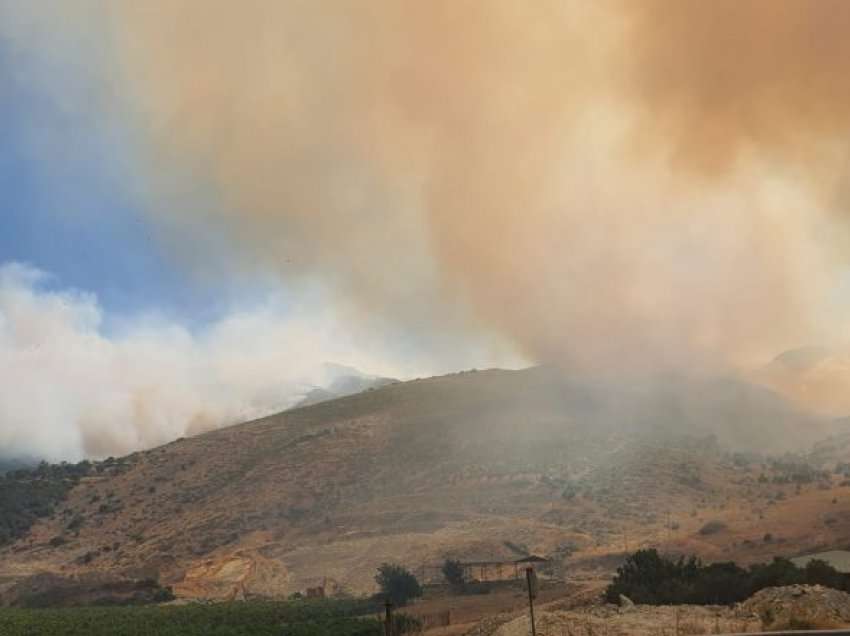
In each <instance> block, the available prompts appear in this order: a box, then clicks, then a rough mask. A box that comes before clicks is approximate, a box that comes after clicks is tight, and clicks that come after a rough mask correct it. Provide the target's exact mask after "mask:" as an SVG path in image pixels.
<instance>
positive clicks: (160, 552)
mask: <svg viewBox="0 0 850 636" xmlns="http://www.w3.org/2000/svg"><path fill="white" fill-rule="evenodd" d="M665 386H667V388H666V390H663V391H658V390H656V391H648V390H647V387H645V386H643V387H626V388H623V389H622V390H621V391H619V392H617V393H612V392H611V391H610V390H608V389H606V388H605V387H593V386H585V385H582V384H579V383H576V382H570V381H566V380H564V379H563V378H561V377H560V376H559V375H558V374H557V373H555V372H554V371H552V370H549V369H531V370H526V371H515V372H514V371H482V372H476V373H472V372H470V373H464V374H456V375H452V376H444V377H440V378H431V379H427V380H417V381H413V382H406V383H399V384H395V385H392V386H387V387H383V388H381V389H377V390H374V391H368V392H365V393H362V394H358V395H354V396H350V397H346V398H341V399H338V400H334V401H331V402H326V403H322V404H318V405H314V406H310V407H307V408H303V409H298V410H294V411H289V412H286V413H282V414H279V415H275V416H272V417H268V418H265V419H262V420H258V421H255V422H249V423H246V424H242V425H238V426H233V427H229V428H226V429H222V430H219V431H215V432H211V433H208V434H205V435H201V436H198V437H195V438H191V439H184V440H179V441H176V442H174V443H171V444H168V445H166V446H163V447H161V448H157V449H153V450H151V451H147V452H143V453H137V454H134V455H131V456H129V457H126V458H123V459H122V460H119V462H118V463H117V464H116V465H115V466H114V467H112V468H111V469H109V470H110V472H111V474H108V475H105V476H101V477H97V478H90V479H87V480H85V481H84V482H83V483H82V484H80V485H79V486H78V487H76V488H75V489H74V490H73V491H72V493H71V496H70V497H69V499H68V501H67V502H66V504H65V505H64V506H63V507H62V509H61V510H60V511H59V513H58V514H57V515H55V516H54V517H53V518H51V519H49V520H46V521H43V522H41V523H39V524H38V525H36V526H35V527H34V528H33V530H32V531H31V533H30V534H29V536H28V537H26V538H25V539H24V540H22V541H19V542H18V543H17V544H15V545H13V546H12V547H11V548H8V549H6V550H4V552H3V553H2V554H0V557H2V566H0V575H16V574H21V573H26V572H32V571H37V570H42V569H48V570H64V571H80V570H88V569H102V570H112V571H119V572H126V573H130V574H134V575H143V574H146V573H155V572H159V573H160V574H161V576H162V578H163V579H164V580H165V581H166V582H168V583H170V584H174V585H175V588H176V590H177V592H178V593H179V594H182V595H185V596H212V597H227V596H234V595H236V596H239V595H242V594H244V593H249V594H250V593H256V594H287V593H290V592H293V591H297V590H302V589H303V588H304V587H306V586H308V585H316V584H318V583H320V582H321V581H322V580H323V579H324V578H325V577H327V578H329V579H331V580H333V581H336V582H338V583H340V584H342V585H344V586H346V587H348V588H349V589H352V590H358V591H365V590H368V589H369V588H370V587H371V580H372V575H373V572H374V568H375V567H376V566H377V565H378V564H379V563H381V562H382V561H385V560H394V561H400V562H403V563H405V564H407V565H409V566H411V567H415V568H416V567H419V565H420V564H422V563H436V562H439V560H440V559H441V558H443V557H444V556H446V555H452V556H459V557H463V558H468V559H475V558H477V559H487V558H493V557H500V556H501V557H506V558H508V557H511V556H515V554H514V553H513V552H512V550H511V549H510V548H508V547H507V546H506V542H510V543H511V544H513V545H519V546H525V547H526V548H527V549H528V550H531V551H534V552H541V553H546V554H551V555H554V554H561V555H563V554H564V553H565V549H566V548H567V547H570V548H572V549H575V548H578V550H579V552H578V553H577V554H576V555H574V556H573V559H574V560H581V559H583V558H587V557H595V556H600V555H605V554H610V553H613V552H618V551H620V550H622V548H623V543H624V537H623V534H624V533H623V530H624V529H625V531H626V532H625V535H626V536H625V541H626V542H627V543H628V544H629V548H634V547H636V546H637V545H640V544H649V543H653V542H655V543H658V542H659V541H668V540H669V541H670V542H671V543H673V542H675V541H680V542H684V541H686V540H687V538H688V537H690V536H692V535H694V536H698V535H695V533H696V531H697V529H698V523H699V522H700V521H701V519H702V518H703V517H704V516H706V515H709V514H710V515H720V514H721V513H723V514H725V513H724V510H725V511H726V512H729V511H731V510H733V509H736V506H737V507H743V508H746V509H749V510H752V504H751V502H750V500H749V499H747V497H750V498H753V500H754V501H760V499H759V497H762V498H764V497H765V496H766V495H767V493H768V489H769V488H772V487H771V486H770V485H763V484H759V483H757V482H756V479H755V477H756V473H757V471H758V468H757V467H752V466H751V467H736V466H735V465H734V464H733V463H732V462H731V460H730V457H729V455H728V454H727V453H725V452H724V451H723V450H722V449H721V448H720V447H719V446H718V445H717V444H715V443H713V442H711V441H710V440H705V439H703V438H701V437H700V436H702V435H704V434H706V433H710V432H716V433H718V434H719V435H720V436H721V438H724V437H727V436H729V435H730V433H731V434H732V435H734V436H738V437H739V438H740V439H746V438H754V435H755V433H754V431H757V432H758V436H761V435H762V433H763V432H764V431H771V430H772V431H773V433H774V434H773V438H774V439H776V438H779V439H781V438H783V436H785V437H787V435H786V434H787V431H789V430H792V429H793V427H794V426H796V427H797V428H800V427H807V426H809V425H810V424H811V423H812V420H809V419H807V418H805V417H804V416H802V415H800V414H799V413H796V412H794V411H793V410H791V409H789V408H787V407H785V405H784V404H783V403H782V402H781V400H779V399H778V398H776V397H775V396H773V395H772V394H768V393H766V392H764V391H762V390H756V389H751V388H749V387H746V386H745V385H739V384H737V383H734V382H732V383H729V382H727V381H722V382H714V381H712V382H704V383H700V384H699V385H693V386H685V385H683V384H681V383H679V382H671V383H670V384H669V385H665ZM683 423H685V424H686V426H687V429H688V435H684V436H683V435H681V434H680V433H672V432H671V431H676V429H677V427H681V426H683V425H684V424H683ZM742 484H743V485H742ZM564 490H570V491H574V492H575V496H574V497H573V498H571V499H569V500H567V499H564V498H563V497H562V492H563V491H564ZM773 490H775V488H773ZM848 490H850V489H848ZM745 491H746V492H747V493H748V494H747V496H745V495H744V494H743V493H744V492H745ZM818 492H825V491H818ZM803 496H805V493H804V494H803V495H801V497H803ZM829 501H830V502H831V499H829ZM812 502H814V503H812V505H814V506H827V505H828V506H836V505H837V504H832V503H829V504H826V503H824V502H821V501H820V500H817V501H816V500H815V498H812ZM783 505H784V504H783ZM775 508H776V510H777V511H779V510H780V509H781V506H779V507H775ZM668 509H671V510H672V511H673V512H672V513H671V514H672V518H673V519H674V520H676V521H677V522H678V523H680V525H681V528H680V530H679V531H677V533H678V534H677V536H675V537H668V536H667V534H666V533H665V530H664V527H665V524H666V520H667V514H666V511H667V510H668ZM842 509H843V508H842ZM692 512H695V516H692ZM770 514H773V510H771V512H770ZM830 531H831V532H832V531H834V533H835V535H836V536H831V537H830V538H829V540H830V541H833V542H835V541H838V540H839V539H840V538H841V537H847V536H850V534H846V533H845V534H842V533H844V531H845V527H844V526H843V525H841V524H840V523H839V524H837V525H836V524H833V526H832V527H831V529H830ZM838 535H841V536H838ZM730 536H731V533H730ZM56 537H62V540H64V541H66V542H65V543H63V544H62V545H51V543H50V542H51V539H55V538H56ZM712 541H714V542H715V543H716V542H722V541H723V537H713V538H712ZM54 543H56V541H54ZM703 543H706V542H703ZM718 545H719V544H718ZM730 545H731V539H730ZM697 547H700V546H697ZM702 547H703V548H705V549H706V550H708V552H712V551H714V552H717V551H721V552H722V551H723V549H725V548H723V547H722V546H721V547H718V546H717V545H715V544H714V543H711V542H707V543H706V545H705V546H702Z"/></svg>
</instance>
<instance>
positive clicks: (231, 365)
mask: <svg viewBox="0 0 850 636" xmlns="http://www.w3.org/2000/svg"><path fill="white" fill-rule="evenodd" d="M50 282H51V280H50V278H49V276H48V275H47V274H45V273H43V272H39V271H37V270H34V269H32V268H30V267H26V266H23V265H19V264H7V265H4V266H0V361H2V364H0V456H9V455H12V456H15V455H21V456H32V457H39V458H47V459H51V460H59V459H79V458H81V457H105V456H108V455H121V454H125V453H128V452H130V451H134V450H138V449H140V448H149V447H151V446H156V445H158V444H163V443H165V442H168V441H171V440H173V439H175V438H177V437H180V436H183V435H189V434H195V433H200V432H203V431H205V430H209V429H212V428H217V427H219V426H223V425H225V424H233V423H237V422H241V421H245V420H248V419H251V418H252V417H259V416H263V415H268V414H271V413H275V412H278V411H280V410H282V409H284V408H287V407H290V406H292V405H293V404H294V403H296V402H297V401H298V400H299V399H301V398H302V397H304V395H305V394H306V393H307V392H308V391H309V390H310V389H311V388H313V387H316V386H320V387H326V386H329V385H331V384H333V382H334V381H335V380H339V379H340V378H342V377H345V376H346V375H347V374H348V373H350V371H349V370H348V369H345V368H342V367H339V366H336V365H328V364H325V363H326V362H327V361H333V362H336V363H348V364H351V365H357V366H360V367H361V368H364V369H369V370H372V371H376V372H379V373H383V374H385V375H396V374H399V375H402V376H404V375H405V374H407V373H410V372H411V367H410V366H406V364H405V361H404V360H403V359H401V358H402V357H403V356H401V355H399V351H400V350H399V349H396V350H395V351H393V350H392V349H391V348H389V347H381V346H380V345H379V344H377V343H374V342H371V343H370V342H369V341H368V340H366V339H364V338H358V337H357V336H356V335H355V334H354V333H352V332H351V330H350V329H348V328H346V326H345V325H343V324H340V323H339V322H338V321H337V320H336V319H335V318H334V317H333V316H332V315H330V314H328V313H326V312H325V313H323V312H322V310H321V309H320V308H319V306H318V305H317V306H314V307H310V308H306V307H302V308H292V307H286V308H284V307H282V306H281V304H280V303H278V302H276V301H275V299H269V300H268V301H267V302H265V303H262V304H259V305H257V306H255V307H252V308H245V309H243V310H241V311H240V310H234V311H233V312H231V313H230V314H228V315H227V316H226V317H224V318H223V319H221V320H220V321H218V322H216V323H214V324H212V325H209V326H208V327H206V328H205V329H202V330H199V331H198V330H196V331H195V332H192V331H189V330H188V329H186V328H184V327H183V326H181V325H180V324H177V323H174V322H166V321H164V320H162V319H154V318H148V319H142V318H136V319H134V320H133V322H132V323H127V322H126V321H121V322H123V324H121V325H120V326H115V327H111V328H109V327H107V326H106V325H105V322H106V321H107V319H108V316H106V315H105V313H104V310H103V309H102V308H101V306H100V305H99V303H98V302H97V299H96V298H95V297H94V296H92V295H90V294H85V293H82V292H78V291H73V290H56V289H54V288H52V287H51V285H50V284H49V283H50ZM112 322H115V321H114V320H113V321H112ZM473 355H474V354H473ZM394 358H395V359H396V360H397V362H398V364H397V365H395V366H393V364H392V360H393V359H394ZM417 362H418V363H419V364H424V366H425V368H426V369H427V368H428V362H427V361H424V360H423V359H421V358H420V359H418V361H417ZM456 362H457V361H456ZM441 370H442V371H445V368H442V369H441V368H440V367H438V366H434V367H431V371H433V372H439V371H441Z"/></svg>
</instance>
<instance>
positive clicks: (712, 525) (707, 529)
mask: <svg viewBox="0 0 850 636" xmlns="http://www.w3.org/2000/svg"><path fill="white" fill-rule="evenodd" d="M724 530H726V524H725V523H723V522H722V521H709V522H708V523H706V524H705V525H704V526H703V527H702V528H700V529H699V533H700V534H701V535H704V536H708V535H711V534H717V533H718V532H723V531H724Z"/></svg>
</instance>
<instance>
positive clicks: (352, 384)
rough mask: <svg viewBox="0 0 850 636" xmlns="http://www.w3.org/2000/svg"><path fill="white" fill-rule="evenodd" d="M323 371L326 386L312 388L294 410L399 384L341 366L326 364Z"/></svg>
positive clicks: (389, 379) (394, 380)
mask: <svg viewBox="0 0 850 636" xmlns="http://www.w3.org/2000/svg"><path fill="white" fill-rule="evenodd" d="M323 370H324V373H325V374H326V378H327V381H326V384H325V385H323V386H314V387H311V388H310V389H309V390H308V391H307V393H306V395H305V396H304V397H303V398H302V399H301V400H300V401H299V402H297V403H296V404H295V406H294V407H293V408H301V407H304V406H310V405H312V404H318V403H320V402H326V401H328V400H334V399H336V398H340V397H345V396H347V395H354V394H355V393H361V392H363V391H369V390H371V389H378V388H380V387H382V386H387V385H388V384H393V383H395V382H398V380H396V379H394V378H385V377H381V376H377V375H370V374H368V373H363V372H362V371H360V370H358V369H355V368H354V367H348V366H344V365H341V364H332V363H326V364H324V365H323Z"/></svg>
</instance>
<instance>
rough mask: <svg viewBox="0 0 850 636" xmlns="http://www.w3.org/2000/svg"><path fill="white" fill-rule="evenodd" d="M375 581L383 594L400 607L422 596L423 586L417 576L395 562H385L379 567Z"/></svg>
mask: <svg viewBox="0 0 850 636" xmlns="http://www.w3.org/2000/svg"><path fill="white" fill-rule="evenodd" d="M375 582H376V583H377V584H378V587H380V588H381V594H382V595H383V596H384V597H385V598H388V599H390V601H392V603H393V605H395V606H397V607H400V606H403V605H407V604H408V602H410V601H411V600H412V599H414V598H416V597H418V596H422V587H421V586H420V585H419V581H417V580H416V577H415V576H413V574H411V573H410V572H408V571H407V570H406V569H405V568H404V567H402V566H400V565H396V564H394V563H384V564H383V565H381V567H379V568H378V574H376V575H375Z"/></svg>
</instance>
